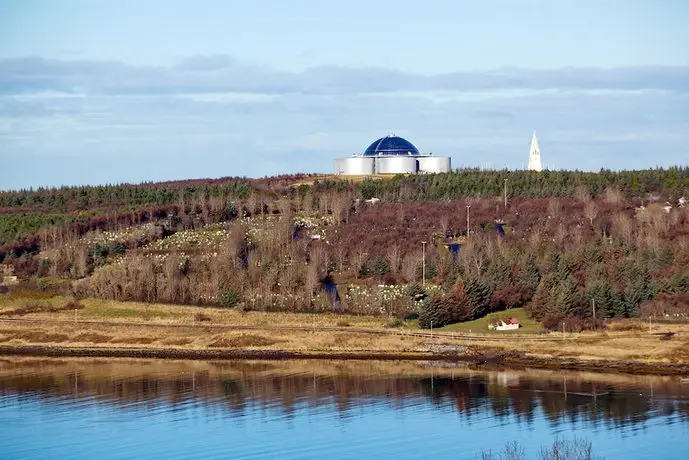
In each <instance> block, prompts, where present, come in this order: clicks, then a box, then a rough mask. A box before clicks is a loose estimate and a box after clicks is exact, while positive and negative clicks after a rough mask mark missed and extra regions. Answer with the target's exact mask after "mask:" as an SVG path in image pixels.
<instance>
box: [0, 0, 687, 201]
mask: <svg viewBox="0 0 689 460" xmlns="http://www.w3.org/2000/svg"><path fill="white" fill-rule="evenodd" d="M534 129H536V130H537V132H538V136H539V140H540V143H541V152H542V155H543V162H544V163H546V164H547V165H550V166H552V167H554V168H556V169H561V168H568V169H572V168H577V169H583V170H598V169H600V168H603V167H605V168H610V169H631V168H643V167H654V166H667V165H674V164H683V165H687V164H688V163H689V2H687V1H685V0H604V1H601V0H558V1H552V0H502V1H498V0H484V1H481V2H476V1H473V0H471V1H470V0H425V1H423V2H420V1H411V0H408V1H407V0H395V1H392V0H348V1H340V2H335V1H326V0H290V1H283V0H271V1H269V0H252V1H245V0H242V1H235V0H224V1H223V0H216V1H212V0H194V1H190V0H187V1H181V0H180V1H175V0H146V1H140V0H136V1H133V0H132V1H129V0H117V1H115V0H99V1H92V0H42V1H41V0H22V1H18V0H0V189H10V188H24V187H30V186H33V187H37V186H41V185H61V184H95V183H120V182H141V181H151V180H169V179H182V178H192V177H193V178H198V177H221V176H250V177H260V176H266V175H273V174H280V173H293V172H328V171H331V169H332V160H333V159H334V158H336V157H338V156H348V155H350V154H351V153H354V152H358V151H361V150H363V149H364V148H365V147H366V146H367V145H368V144H369V143H370V142H371V141H372V140H374V139H375V138H377V137H381V136H383V135H386V134H388V133H390V132H395V133H396V134H398V135H402V136H404V137H407V138H408V139H409V140H411V141H412V142H414V143H415V144H416V145H417V146H418V147H419V149H420V150H422V151H431V152H434V153H436V154H438V155H448V156H451V157H452V160H453V165H454V166H481V165H490V166H491V167H496V168H502V167H508V168H520V167H523V166H524V165H525V163H526V161H527V158H528V148H529V143H530V139H531V134H532V131H533V130H534Z"/></svg>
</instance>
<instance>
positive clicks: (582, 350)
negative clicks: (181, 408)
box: [0, 294, 689, 364]
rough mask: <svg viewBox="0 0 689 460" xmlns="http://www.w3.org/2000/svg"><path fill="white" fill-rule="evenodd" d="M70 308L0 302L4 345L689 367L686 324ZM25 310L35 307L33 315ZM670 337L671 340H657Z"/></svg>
mask: <svg viewBox="0 0 689 460" xmlns="http://www.w3.org/2000/svg"><path fill="white" fill-rule="evenodd" d="M68 301H69V299H67V298H64V297H53V298H32V299H26V298H22V297H19V298H17V297H11V296H9V295H6V294H3V295H0V320H5V321H0V345H5V346H22V345H32V344H38V345H54V346H60V347H89V348H112V349H121V348H142V347H143V348H154V349H181V350H184V349H187V350H218V349H233V350H242V349H246V350H267V351H295V352H313V353H328V352H338V353H341V352H345V353H357V352H359V353H363V352H374V353H379V352H385V353H400V354H404V353H428V352H429V351H433V350H435V349H437V348H438V347H448V346H450V347H455V348H456V347H460V348H462V347H463V348H462V349H464V350H467V351H466V352H467V353H469V354H471V355H472V356H476V355H481V354H488V355H490V354H494V353H504V352H508V353H512V352H522V353H527V354H528V356H533V357H534V358H535V359H536V358H537V359H540V360H544V359H545V360H547V359H549V358H557V359H575V360H609V361H614V362H628V363H634V362H638V363H659V364H685V363H689V325H686V324H685V325H681V324H654V325H653V328H652V331H651V332H652V333H649V329H648V324H647V323H642V322H641V321H639V320H636V321H634V320H626V321H624V322H619V323H613V324H612V325H611V327H609V328H608V329H607V330H606V331H603V332H600V331H598V332H584V333H578V334H562V333H559V332H558V333H548V332H545V331H543V330H542V329H541V328H540V325H538V324H537V323H535V322H534V321H532V320H530V319H528V318H527V316H526V313H525V312H524V310H523V309H514V310H511V311H510V312H509V315H506V314H505V313H504V312H503V313H498V314H493V315H489V316H488V317H486V318H482V319H480V320H476V321H471V322H466V323H462V324H455V325H452V326H447V327H444V328H442V329H436V330H433V331H432V332H431V331H427V330H423V331H422V330H419V329H418V326H417V325H416V324H415V323H414V322H407V323H405V324H404V325H403V327H398V328H388V327H386V326H388V325H389V323H390V319H389V318H382V317H366V316H351V315H339V314H318V315H311V314H298V313H266V312H241V311H237V310H233V309H220V308H205V307H193V306H178V305H163V304H145V303H135V302H113V301H103V300H97V299H86V300H83V301H82V308H79V309H76V310H75V309H72V310H69V309H64V308H65V305H66V304H67V302H68ZM27 305H29V306H32V308H30V309H28V310H27ZM496 316H497V317H504V316H515V317H517V318H518V319H519V320H520V321H521V322H522V323H523V324H524V326H525V327H523V328H520V329H519V330H517V331H505V332H496V331H488V329H487V326H488V323H489V322H490V321H491V319H493V318H495V317H496ZM14 319H20V320H30V321H27V322H17V321H12V320H14ZM238 327H248V328H250V329H246V330H240V329H237V328H238ZM328 328H330V329H328ZM668 331H671V332H674V335H672V336H670V337H668V336H662V335H658V334H659V333H665V332H668ZM460 348H456V349H460Z"/></svg>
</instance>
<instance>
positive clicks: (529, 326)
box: [438, 308, 544, 335]
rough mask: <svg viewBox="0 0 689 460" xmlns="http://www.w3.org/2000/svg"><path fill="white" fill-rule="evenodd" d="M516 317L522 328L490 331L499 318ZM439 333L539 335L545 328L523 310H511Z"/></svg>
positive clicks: (443, 329) (453, 326) (457, 325)
mask: <svg viewBox="0 0 689 460" xmlns="http://www.w3.org/2000/svg"><path fill="white" fill-rule="evenodd" d="M511 316H513V317H515V318H517V319H518V320H519V322H520V323H521V325H522V327H520V328H519V329H516V330H514V331H491V330H489V329H488V324H490V323H491V322H492V321H495V320H497V319H499V318H509V317H511ZM438 330H439V331H446V332H472V333H479V334H496V335H505V334H537V333H539V332H542V331H543V330H544V329H543V326H541V323H539V322H538V321H536V320H533V319H531V318H529V315H528V314H527V313H526V311H525V310H524V309H523V308H513V309H511V310H506V311H500V312H496V313H490V314H488V315H486V316H484V317H483V318H479V319H475V320H473V321H466V322H464V323H457V324H450V325H449V326H445V327H443V328H440V329H438Z"/></svg>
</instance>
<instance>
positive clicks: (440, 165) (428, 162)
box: [419, 156, 452, 174]
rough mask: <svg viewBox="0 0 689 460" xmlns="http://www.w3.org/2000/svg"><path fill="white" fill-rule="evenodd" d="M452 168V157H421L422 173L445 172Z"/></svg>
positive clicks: (420, 167) (420, 169) (420, 170)
mask: <svg viewBox="0 0 689 460" xmlns="http://www.w3.org/2000/svg"><path fill="white" fill-rule="evenodd" d="M451 170H452V168H451V166H450V157H431V156H428V157H419V172H420V173H427V174H433V173H444V172H450V171H451Z"/></svg>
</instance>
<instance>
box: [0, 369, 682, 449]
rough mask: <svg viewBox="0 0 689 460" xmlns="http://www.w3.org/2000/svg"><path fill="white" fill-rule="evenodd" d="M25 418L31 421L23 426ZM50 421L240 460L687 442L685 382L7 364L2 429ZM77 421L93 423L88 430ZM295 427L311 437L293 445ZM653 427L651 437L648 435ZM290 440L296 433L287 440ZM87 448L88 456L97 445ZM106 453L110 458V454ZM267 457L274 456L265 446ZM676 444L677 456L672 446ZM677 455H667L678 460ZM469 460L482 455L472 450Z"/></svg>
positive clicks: (1, 380)
mask: <svg viewBox="0 0 689 460" xmlns="http://www.w3.org/2000/svg"><path fill="white" fill-rule="evenodd" d="M94 410H96V412H94ZM99 411H100V412H99ZM103 411H107V416H104V415H103V413H104V412H103ZM27 413H30V414H35V417H34V418H31V417H24V414H27ZM94 414H95V415H94ZM46 416H49V417H50V419H51V423H57V424H58V426H59V424H60V423H63V424H64V427H65V429H66V430H67V429H69V430H74V429H75V427H78V428H79V429H80V430H81V431H83V432H84V433H89V435H88V437H87V438H88V439H83V440H82V441H83V442H88V441H89V439H91V438H93V439H96V438H97V436H96V435H95V434H94V430H96V431H97V429H98V424H103V426H104V429H105V426H107V427H108V428H107V429H108V430H110V429H112V426H113V424H118V425H117V426H118V427H119V426H125V425H127V424H131V423H133V422H135V421H136V420H137V419H140V420H142V425H141V426H135V425H131V430H132V431H133V432H134V431H142V430H143V431H147V430H150V426H151V421H155V422H156V423H158V424H161V425H164V426H168V427H170V426H179V427H182V428H183V430H184V432H194V430H195V429H198V426H199V424H202V425H203V427H204V428H203V430H201V431H200V432H199V436H201V437H203V438H204V439H206V441H205V442H204V446H203V448H200V447H198V446H197V447H196V449H199V450H198V451H195V452H197V453H198V454H199V458H208V457H212V456H213V454H216V453H217V454H219V455H220V453H222V455H221V457H222V456H225V458H227V457H226V454H227V451H226V450H222V449H220V446H225V443H227V442H228V439H235V438H241V439H243V440H245V441H246V443H245V445H244V447H243V449H244V450H241V451H240V450H237V451H235V454H236V457H247V458H248V457H250V456H251V455H257V454H258V453H260V452H263V453H264V454H265V455H266V456H271V454H276V453H277V452H280V453H281V455H283V456H287V457H289V456H290V455H287V454H286V453H285V452H288V451H289V449H287V447H286V446H287V445H288V444H289V443H290V442H292V443H296V444H295V445H294V450H293V451H291V452H292V457H293V458H305V457H306V458H309V457H310V454H313V453H314V452H320V451H319V450H318V449H319V447H318V446H321V447H320V448H322V449H327V448H328V446H330V445H337V442H341V443H342V444H341V446H340V449H342V452H344V453H345V454H344V455H341V456H339V457H338V456H337V455H336V456H334V457H333V458H352V457H353V456H354V453H353V451H352V450H353V449H355V448H361V449H362V450H361V452H367V453H368V454H371V453H373V452H375V453H376V455H377V456H378V457H384V456H385V454H390V455H392V453H393V452H396V451H395V449H394V448H393V447H392V446H391V445H388V444H386V443H387V441H386V440H387V439H388V438H389V436H390V430H391V429H393V428H394V430H395V433H397V434H399V435H401V436H406V437H409V438H410V439H417V440H418V441H419V443H421V441H422V440H423V442H427V443H431V444H432V445H433V448H434V449H436V450H435V451H434V452H435V453H436V454H438V455H439V456H443V455H442V454H443V452H445V453H446V454H449V453H450V452H453V453H454V454H457V452H456V449H457V447H456V443H455V439H453V436H455V437H456V436H460V435H459V434H456V433H460V432H461V433H462V435H461V436H463V438H462V439H463V441H462V442H463V445H465V446H473V447H472V448H473V449H479V450H480V449H481V448H483V447H491V444H490V443H491V442H494V441H493V439H491V438H494V437H495V435H496V434H499V435H500V436H502V437H503V438H502V439H505V440H509V439H515V438H516V439H519V437H523V436H524V433H532V434H533V435H532V436H536V438H538V439H543V440H550V439H552V436H553V434H557V433H571V432H572V430H576V432H577V433H578V434H580V435H584V436H586V435H590V436H593V437H594V438H595V439H596V443H597V446H598V447H599V451H600V450H602V451H603V453H606V452H607V454H608V455H610V458H612V457H616V456H617V454H620V453H621V452H632V453H635V454H637V456H635V455H632V457H630V458H643V456H638V455H640V453H641V452H642V451H640V450H639V449H638V446H631V445H626V446H625V445H622V444H619V442H612V440H613V437H612V436H613V435H612V433H614V435H615V436H618V435H621V436H622V437H635V436H636V437H637V438H638V439H639V440H641V441H643V443H646V445H647V447H648V449H649V450H648V455H652V454H653V452H654V450H653V445H663V446H668V439H669V438H668V437H672V436H675V437H677V436H679V438H678V439H677V440H676V445H677V446H683V445H684V443H683V441H681V438H682V437H683V436H684V435H687V434H689V385H687V384H682V383H681V382H680V380H679V379H678V378H670V377H667V378H660V377H647V376H646V377H639V376H636V377H635V376H622V375H603V374H592V373H572V372H546V371H528V372H517V371H506V370H499V371H497V370H496V371H490V372H486V371H475V370H470V369H466V368H443V367H441V366H440V365H438V364H437V363H436V364H433V363H414V362H405V363H382V362H328V361H323V362H319V361H291V362H246V361H243V362H188V361H184V362H169V361H132V360H100V361H93V360H64V361H57V360H41V359H3V360H0V418H1V419H2V421H3V422H4V423H5V424H7V423H9V424H10V426H12V423H14V422H16V423H18V424H17V425H16V426H13V429H14V430H16V433H15V434H19V435H24V436H26V435H27V433H35V432H36V431H35V430H36V424H38V423H42V422H41V421H42V420H44V418H45V417H46ZM80 420H81V422H83V421H84V420H88V423H85V422H83V423H81V424H80V423H79V421H80ZM216 422H217V427H216V428H217V430H218V438H217V440H216V441H215V442H211V441H210V437H211V435H210V434H209V430H210V428H209V427H215V425H214V424H215V423H216ZM22 423H23V425H22ZM381 424H382V426H381ZM410 424H411V425H410ZM94 426H95V428H94ZM127 426H129V425H127ZM338 426H339V427H340V429H339V432H338V428H337V427H338ZM343 426H344V427H348V428H349V429H350V432H348V433H347V435H348V436H350V438H347V439H340V436H341V434H342V433H341V431H342V427H343ZM673 426H674V427H676V428H672V427H673ZM142 427H143V428H142ZM195 427H196V428H195ZM228 427H229V428H228ZM314 427H316V428H318V429H322V430H323V433H322V439H320V441H319V442H320V443H321V444H314V442H316V441H315V440H314V439H315V438H314V437H313V434H312V433H313V432H314V430H315V429H316V428H314ZM325 427H328V428H327V429H326V428H325ZM363 427H367V428H366V429H364V428H363ZM182 428H181V429H182ZM479 428H480V429H479ZM228 429H229V430H230V431H229V432H228V431H227V430H228ZM300 430H306V431H304V432H305V433H307V434H305V435H298V433H301V431H300ZM358 430H362V431H361V432H359V431H358ZM458 430H460V431H458ZM472 430H477V431H476V432H473V431H472ZM649 430H650V432H652V436H651V435H648V434H643V433H645V432H646V431H649ZM288 432H291V433H292V435H287V436H286V435H285V433H288ZM355 432H356V433H358V434H356V442H353V441H352V439H351V436H353V435H354V434H353V433H355ZM446 432H447V434H444V433H446ZM477 433H479V434H477ZM601 433H609V434H608V435H601ZM640 433H642V434H640ZM10 435H11V430H10V431H6V433H5V436H6V437H5V438H3V435H2V434H0V441H3V440H4V442H8V439H10ZM265 436H270V438H271V441H270V442H267V441H266V438H265ZM299 436H306V437H308V440H309V444H308V445H309V448H308V449H307V450H304V449H305V447H304V446H303V445H302V444H299V442H300V437H299ZM482 436H483V438H482ZM639 436H641V437H639ZM644 436H645V437H644ZM12 439H14V438H12ZM651 439H652V440H653V442H651ZM338 440H340V441H338ZM194 441H196V442H199V441H198V439H196V438H195V439H194ZM302 441H303V439H302ZM607 441H610V443H609V444H606V442H607ZM617 441H619V439H617ZM46 442H47V441H46ZM51 442H52V443H53V444H49V447H50V448H51V449H54V448H55V445H54V443H55V442H57V441H55V440H53V441H51ZM99 442H100V443H101V444H104V443H106V442H109V441H103V440H101V441H99ZM137 442H138V441H137ZM168 442H173V443H174V441H168ZM271 443H273V444H274V445H273V444H271ZM422 444H423V443H421V444H420V445H422ZM128 446H129V448H130V449H132V450H131V451H129V454H137V455H139V454H141V451H137V450H136V447H137V446H139V444H138V443H135V442H133V441H131V440H130V442H129V444H128ZM5 447H7V445H6V446H5ZM11 447H13V448H16V449H20V447H21V446H20V444H19V443H17V444H13V445H11ZM22 448H23V447H22ZM33 448H34V449H37V450H35V451H29V450H13V451H12V453H13V454H16V455H20V454H21V455H20V457H21V458H30V457H31V454H32V453H33V454H36V458H40V455H39V454H41V453H45V452H43V451H41V450H40V444H37V445H35V446H33ZM90 448H91V449H92V451H91V452H93V449H95V448H96V447H95V446H93V445H91V447H90ZM102 448H103V449H104V452H106V453H103V454H102V456H103V458H107V457H108V455H107V452H109V451H106V450H105V449H106V448H105V446H104V445H103V446H102ZM159 448H161V449H162V447H159ZM233 448H234V449H238V447H236V446H235V445H233ZM269 448H272V449H273V450H271V451H268V450H260V449H269ZM419 448H420V447H419ZM467 448H468V447H467ZM600 448H602V449H600ZM678 448H679V449H681V448H682V447H674V449H675V450H677V449H678ZM170 449H172V447H170ZM257 449H258V450H257ZM286 449H287V450H286ZM364 449H367V450H364ZM376 449H378V450H376ZM424 449H425V450H423V451H419V452H424V453H426V454H427V453H428V452H429V451H428V447H424ZM453 449H455V450H453ZM606 449H609V450H607V451H606ZM620 449H623V450H622V451H620ZM624 449H627V450H626V451H624ZM460 451H461V452H463V453H466V451H465V450H460ZM164 452H165V456H166V457H167V458H191V457H193V455H191V454H190V452H189V451H182V450H179V449H177V450H174V451H171V452H168V451H164ZM419 452H417V453H419ZM1 453H3V448H2V447H0V454H1ZM69 453H70V455H73V454H74V452H71V451H70V452H69ZM321 453H322V452H321ZM347 453H348V454H347ZM678 453H679V452H677V451H675V452H672V453H671V454H670V455H665V457H666V458H673V456H675V458H682V456H683V455H680V456H679V457H677V456H676V455H677V454H678ZM684 453H686V452H684ZM682 454H683V453H682ZM161 455H162V454H161ZM176 455H177V457H176ZM190 455H191V457H190ZM319 455H320V454H319ZM396 455H398V457H397V458H414V457H415V451H414V449H413V448H411V447H404V448H400V449H399V452H397V454H396ZM405 455H406V456H405ZM144 456H145V457H146V456H147V455H144ZM330 456H331V457H332V455H330ZM460 456H461V455H460ZM76 457H77V458H78V457H79V456H78V455H76ZM86 458H87V457H86ZM110 458H117V457H110ZM257 458H265V457H262V456H261V455H257ZM311 458H316V457H315V455H314V457H311ZM466 458H475V450H474V452H472V453H471V455H470V456H468V457H466ZM649 458H652V457H649Z"/></svg>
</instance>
